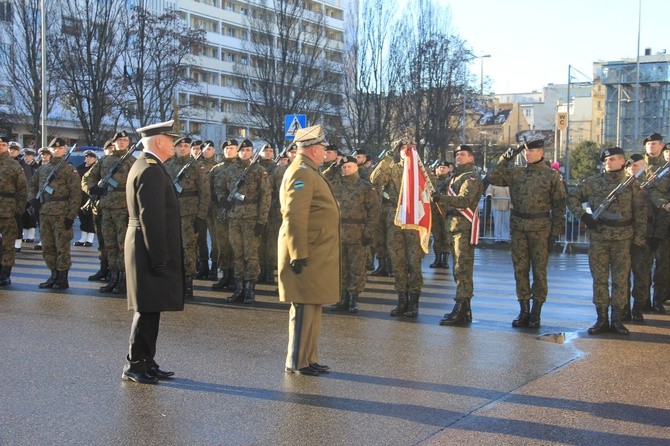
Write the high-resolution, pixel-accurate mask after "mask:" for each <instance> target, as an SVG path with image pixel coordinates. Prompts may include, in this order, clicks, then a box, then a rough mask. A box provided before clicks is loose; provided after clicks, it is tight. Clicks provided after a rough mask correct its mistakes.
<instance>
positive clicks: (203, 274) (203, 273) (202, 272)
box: [195, 264, 209, 279]
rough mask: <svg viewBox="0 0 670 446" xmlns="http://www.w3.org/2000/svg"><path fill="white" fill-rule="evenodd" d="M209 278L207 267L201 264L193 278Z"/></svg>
mask: <svg viewBox="0 0 670 446" xmlns="http://www.w3.org/2000/svg"><path fill="white" fill-rule="evenodd" d="M208 277H209V266H208V265H207V264H202V265H200V267H199V268H198V269H197V270H196V273H195V278H196V279H206V278H208Z"/></svg>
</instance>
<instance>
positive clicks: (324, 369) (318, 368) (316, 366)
mask: <svg viewBox="0 0 670 446" xmlns="http://www.w3.org/2000/svg"><path fill="white" fill-rule="evenodd" d="M309 366H310V367H311V368H313V369H314V370H316V371H317V372H319V373H328V372H330V367H328V366H327V365H321V364H319V363H318V362H313V363H311V364H310V365H309Z"/></svg>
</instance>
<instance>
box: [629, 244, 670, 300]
mask: <svg viewBox="0 0 670 446" xmlns="http://www.w3.org/2000/svg"><path fill="white" fill-rule="evenodd" d="M668 250H670V242H669V241H668V240H663V241H661V243H660V244H659V246H658V249H656V251H654V252H652V251H651V249H649V246H648V245H646V244H645V245H644V246H632V247H631V269H632V271H633V291H632V295H633V299H635V301H636V302H638V303H640V304H642V303H644V302H647V301H648V300H649V299H650V298H651V288H652V284H653V288H654V298H656V297H657V296H658V298H660V299H664V298H666V297H667V296H668V292H669V287H670V284H669V283H668V281H670V257H669V255H670V254H669V253H668ZM654 262H655V264H654ZM652 270H653V275H652Z"/></svg>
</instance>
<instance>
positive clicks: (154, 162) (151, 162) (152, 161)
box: [147, 158, 158, 164]
mask: <svg viewBox="0 0 670 446" xmlns="http://www.w3.org/2000/svg"><path fill="white" fill-rule="evenodd" d="M147 164H158V161H156V160H155V159H153V158H147Z"/></svg>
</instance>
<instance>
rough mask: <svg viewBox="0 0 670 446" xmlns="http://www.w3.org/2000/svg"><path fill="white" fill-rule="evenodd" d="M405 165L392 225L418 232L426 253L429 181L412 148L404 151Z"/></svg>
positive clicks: (428, 236)
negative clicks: (427, 184) (427, 185)
mask: <svg viewBox="0 0 670 446" xmlns="http://www.w3.org/2000/svg"><path fill="white" fill-rule="evenodd" d="M405 155H406V156H405V163H404V166H403V173H402V184H401V186H400V199H399V200H398V208H397V209H396V214H395V220H394V223H395V225H396V226H399V227H400V228H402V229H415V230H417V231H419V239H420V240H421V248H423V252H425V253H428V245H429V244H430V225H431V218H432V216H431V213H430V194H429V192H428V190H427V188H426V182H427V181H429V180H428V179H427V178H426V177H425V176H424V175H423V172H422V170H421V168H420V166H419V163H421V160H420V159H419V155H418V153H417V152H416V149H415V148H414V147H410V148H408V149H406V151H405Z"/></svg>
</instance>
